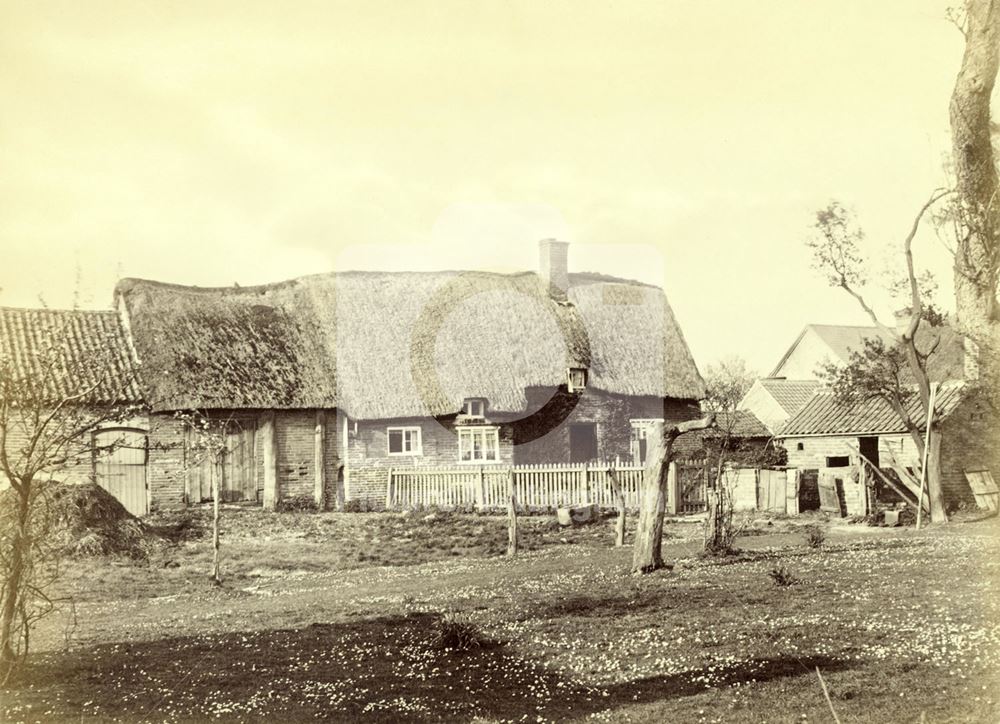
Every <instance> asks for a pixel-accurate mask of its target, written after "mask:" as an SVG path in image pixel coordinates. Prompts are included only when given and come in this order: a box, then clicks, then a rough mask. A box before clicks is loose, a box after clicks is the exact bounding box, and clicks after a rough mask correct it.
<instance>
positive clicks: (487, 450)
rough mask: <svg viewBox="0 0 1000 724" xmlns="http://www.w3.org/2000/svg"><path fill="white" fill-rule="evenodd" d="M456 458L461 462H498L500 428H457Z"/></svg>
mask: <svg viewBox="0 0 1000 724" xmlns="http://www.w3.org/2000/svg"><path fill="white" fill-rule="evenodd" d="M458 460H459V462H463V463H498V462H500V430H499V429H498V428H496V427H460V428H458Z"/></svg>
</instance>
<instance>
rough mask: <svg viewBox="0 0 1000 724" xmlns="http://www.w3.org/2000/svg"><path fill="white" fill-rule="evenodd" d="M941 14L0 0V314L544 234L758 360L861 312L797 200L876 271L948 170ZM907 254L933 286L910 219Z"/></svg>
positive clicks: (951, 69)
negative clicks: (833, 204) (135, 281)
mask: <svg viewBox="0 0 1000 724" xmlns="http://www.w3.org/2000/svg"><path fill="white" fill-rule="evenodd" d="M948 4H949V3H948V2H947V0H946V1H945V2H934V1H930V0H880V1H879V2H875V3H872V2H861V1H860V0H812V1H811V2H808V3H804V2H801V0H782V1H778V0H755V1H753V2H750V1H749V0H725V2H719V1H718V0H666V1H662V0H661V1H660V2H609V1H607V0H605V1H604V2H591V1H589V0H573V1H572V2H560V1H556V0H543V1H542V2H539V1H538V0H534V1H524V2H522V1H511V0H508V1H506V2H499V1H496V2H488V1H485V0H482V1H477V2H467V1H462V2H449V1H446V0H433V1H428V0H411V1H408V2H399V1H398V0H396V1H393V2H384V1H379V0H375V1H368V2H364V3H358V2H330V1H327V2H317V3H311V2H303V1H297V2H287V3H274V2H252V1H249V0H240V2H221V3H220V2H198V3H180V2H167V1H166V0H162V1H160V2H137V1H135V0H132V1H130V2H109V1H108V0H88V2H86V3H78V2H63V3H52V2H45V1H44V0H43V1H36V0H32V1H31V2H11V1H10V0H6V1H5V2H3V3H0V98H2V99H3V102H2V106H0V305H6V306H37V305H39V304H41V303H44V304H46V305H48V306H50V307H57V308H58V307H69V306H72V305H74V304H78V305H80V306H84V307H94V308H106V307H108V306H109V305H110V304H111V299H112V292H113V288H114V284H115V282H116V280H117V279H119V278H122V277H141V278H148V279H158V280H162V281H169V282H175V283H180V284H193V285H203V286H224V285H231V284H233V283H239V284H240V285H243V286H246V285H250V284H259V283H265V282H272V281H280V280H283V279H289V278H293V277H297V276H302V275H306V274H314V273H318V272H326V271H333V270H346V269H387V270H398V269H426V270H432V269H496V270H500V271H511V270H523V269H535V268H536V267H537V257H538V247H537V242H538V240H539V239H542V238H550V237H551V238H559V239H563V240H566V241H569V242H571V246H570V251H569V256H570V260H569V264H570V270H571V271H600V272H604V273H607V274H613V275H616V276H622V277H627V278H634V279H639V280H641V281H646V282H650V283H653V284H658V285H661V286H663V288H664V289H665V290H666V293H667V296H668V299H669V300H670V303H671V305H672V307H673V309H674V312H675V315H676V316H677V318H678V320H679V322H680V324H681V326H682V328H683V330H684V334H685V336H686V339H687V341H688V343H689V346H690V347H691V350H692V352H693V354H694V357H695V360H696V361H697V363H698V364H699V366H700V367H701V368H702V369H704V368H705V367H706V366H707V365H708V364H710V363H713V362H715V361H717V360H719V359H721V358H724V357H727V356H732V355H738V356H741V357H743V358H745V359H746V360H748V362H749V364H750V366H751V367H753V368H755V369H757V370H758V371H760V372H763V373H766V372H768V371H769V370H770V368H771V367H773V365H774V364H775V363H776V362H777V361H778V359H779V358H780V356H781V354H782V353H783V352H784V350H785V349H786V348H787V347H788V346H789V345H790V344H791V343H792V341H793V340H794V339H795V337H796V335H797V334H798V332H799V331H801V329H802V327H803V326H804V325H805V324H807V323H827V324H865V323H867V318H866V317H865V316H864V314H863V313H862V312H861V311H860V310H859V308H858V306H857V304H856V303H855V302H854V301H853V300H852V299H850V298H849V297H847V295H846V294H845V293H844V292H842V291H838V290H833V289H829V288H827V287H826V285H825V283H824V281H823V279H822V277H820V276H818V275H817V274H816V272H815V271H814V270H812V269H811V266H810V256H809V251H808V249H807V248H806V246H805V241H806V239H807V238H808V237H809V235H810V233H811V231H810V229H811V226H812V224H813V223H814V218H815V212H816V210H817V209H819V208H821V207H823V206H825V205H826V204H827V203H828V202H829V201H830V200H831V199H837V200H839V201H841V202H842V203H844V204H845V205H847V206H848V207H850V208H852V209H853V210H854V211H855V212H856V214H857V217H858V219H859V221H860V223H861V225H862V226H863V227H864V229H865V231H866V252H867V253H868V255H869V258H870V259H871V268H872V269H873V270H874V271H876V272H879V273H881V272H882V271H883V270H885V269H887V268H891V267H892V266H893V265H895V266H896V267H897V268H898V265H899V263H900V260H901V257H900V256H899V252H900V243H901V241H902V239H903V237H904V236H905V234H906V232H907V230H908V228H909V226H910V224H911V223H912V220H913V217H914V215H915V214H916V212H917V210H918V209H919V208H920V206H922V205H923V203H924V201H925V200H926V199H927V197H929V196H930V194H931V192H932V191H933V190H934V189H935V188H937V187H939V186H942V185H943V184H945V183H946V176H945V172H944V166H945V164H946V158H947V153H948V149H949V138H948V116H947V108H948V97H949V94H950V91H951V86H952V83H953V81H954V77H955V74H956V72H957V70H958V65H959V61H960V59H961V52H962V37H961V35H960V34H959V32H958V31H957V30H956V29H955V27H953V26H952V25H950V24H949V23H948V22H947V21H946V20H945V10H946V8H947V6H948ZM914 252H915V255H916V258H917V260H918V265H919V266H922V267H924V268H929V269H931V270H932V271H933V272H935V274H936V275H937V277H938V281H939V283H940V289H941V301H942V302H944V303H945V306H947V305H948V303H949V302H950V298H949V295H950V293H951V287H950V258H949V257H948V254H947V251H946V249H945V248H944V246H943V245H942V243H941V242H940V240H939V239H938V237H937V236H936V234H935V233H934V231H933V229H932V228H931V227H930V226H925V227H924V228H922V230H921V232H920V234H919V235H918V237H917V240H916V243H915V247H914ZM872 294H873V295H874V299H875V301H876V303H877V305H878V308H879V311H880V312H881V313H883V314H887V313H889V312H891V306H892V303H891V301H889V300H888V299H887V298H885V297H884V295H880V293H879V292H878V291H877V290H876V291H873V292H872Z"/></svg>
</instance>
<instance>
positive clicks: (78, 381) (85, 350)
mask: <svg viewBox="0 0 1000 724" xmlns="http://www.w3.org/2000/svg"><path fill="white" fill-rule="evenodd" d="M0 364H2V365H3V366H7V365H9V369H10V374H11V375H13V376H14V378H15V379H21V380H23V381H24V382H25V383H28V384H31V385H32V386H35V387H36V389H37V392H36V394H40V395H42V397H43V398H44V399H47V400H51V401H53V402H56V401H59V400H63V399H67V398H70V397H76V396H82V397H81V398H80V399H79V400H78V401H79V402H83V403H93V404H104V403H133V402H139V401H140V394H139V387H138V384H137V380H136V375H135V369H134V367H133V363H132V358H131V355H130V352H129V346H128V340H127V338H126V335H125V331H124V329H123V328H122V325H121V323H120V321H119V319H118V315H117V314H116V313H115V312H111V311H89V310H78V309H74V310H66V309H17V308H13V307H0Z"/></svg>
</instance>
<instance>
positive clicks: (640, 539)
mask: <svg viewBox="0 0 1000 724" xmlns="http://www.w3.org/2000/svg"><path fill="white" fill-rule="evenodd" d="M714 424H715V414H714V413H709V414H708V415H706V416H705V417H703V418H701V419H700V420H690V421H688V422H683V423H681V424H679V425H664V424H663V423H657V424H656V425H654V427H653V429H652V430H651V431H650V433H649V436H648V438H647V439H648V441H649V443H650V446H649V448H648V450H647V458H646V460H647V461H646V469H645V471H644V473H643V478H642V491H641V494H640V498H639V520H638V523H637V525H636V531H635V546H634V547H633V549H632V572H633V573H636V574H642V573H652V572H653V571H655V570H658V569H660V568H663V516H664V514H665V513H666V509H667V508H666V506H667V477H668V474H669V468H670V460H671V456H672V454H673V447H674V440H676V439H677V438H678V437H679V436H680V435H683V434H684V433H687V432H693V431H694V430H704V429H706V428H708V427H711V426H712V425H714Z"/></svg>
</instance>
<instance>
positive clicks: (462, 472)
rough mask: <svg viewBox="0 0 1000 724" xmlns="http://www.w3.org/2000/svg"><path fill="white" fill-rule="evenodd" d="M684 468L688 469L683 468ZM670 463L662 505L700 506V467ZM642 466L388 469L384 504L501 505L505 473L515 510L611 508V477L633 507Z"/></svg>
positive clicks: (686, 509)
mask: <svg viewBox="0 0 1000 724" xmlns="http://www.w3.org/2000/svg"><path fill="white" fill-rule="evenodd" d="M689 468H690V470H689ZM693 470H694V468H693V467H692V466H684V465H681V464H678V463H671V466H670V475H669V484H668V495H667V510H668V511H670V512H671V513H697V512H701V511H703V510H705V500H706V495H705V479H704V475H702V474H701V467H700V466H698V468H697V475H692V474H690V473H691V472H693ZM642 474H643V469H642V467H639V466H631V465H616V464H603V463H598V462H590V463H566V464H559V465H515V466H513V467H510V466H486V465H484V466H477V467H472V466H463V467H453V468H392V469H390V470H389V474H388V489H387V491H386V501H385V504H386V507H387V508H401V509H407V508H420V507H429V506H437V507H442V508H472V507H476V508H479V509H488V508H502V507H504V506H505V505H506V504H507V499H508V495H509V492H508V489H509V478H510V476H513V482H514V488H515V490H516V495H515V498H516V500H517V504H518V507H519V508H521V509H526V510H531V509H551V508H556V507H560V506H569V505H597V506H600V507H601V508H613V507H615V499H614V493H613V488H612V484H611V480H612V477H615V478H616V479H617V482H618V485H619V486H620V488H621V491H622V495H623V497H624V498H625V505H626V507H628V508H632V509H635V508H638V507H639V490H640V488H641V485H642Z"/></svg>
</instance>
